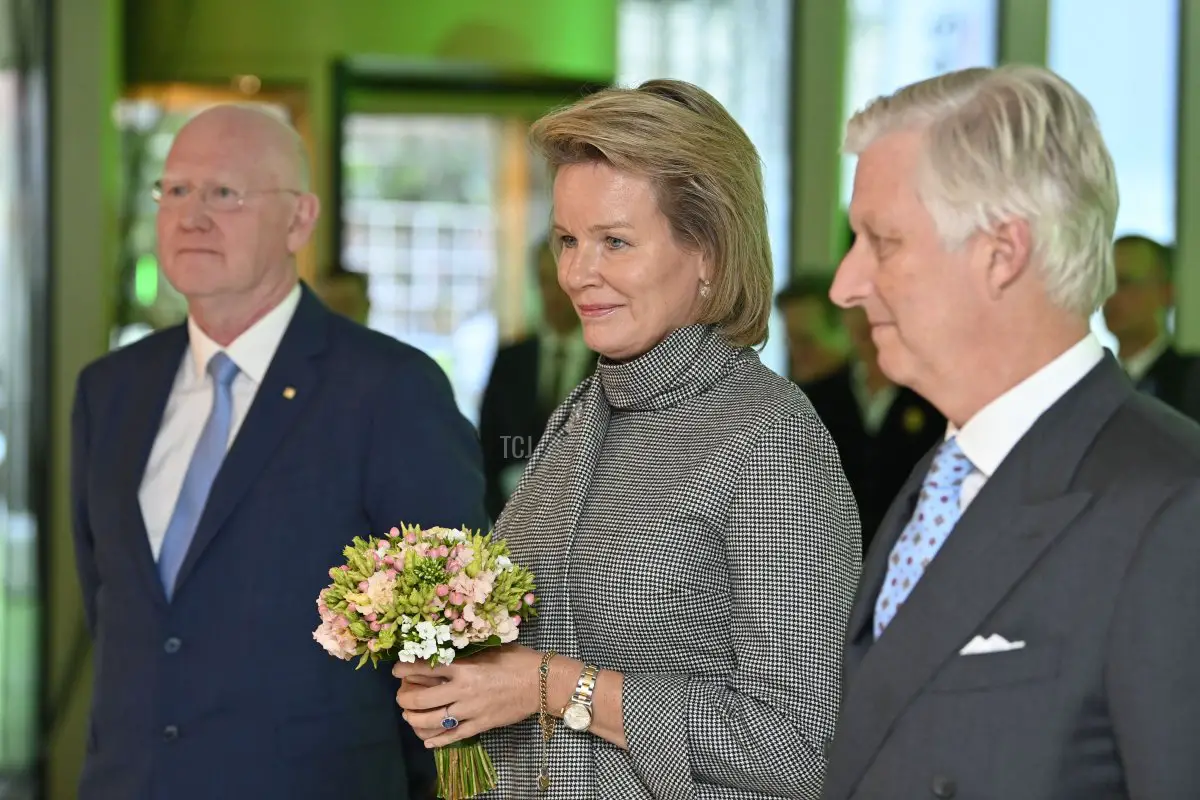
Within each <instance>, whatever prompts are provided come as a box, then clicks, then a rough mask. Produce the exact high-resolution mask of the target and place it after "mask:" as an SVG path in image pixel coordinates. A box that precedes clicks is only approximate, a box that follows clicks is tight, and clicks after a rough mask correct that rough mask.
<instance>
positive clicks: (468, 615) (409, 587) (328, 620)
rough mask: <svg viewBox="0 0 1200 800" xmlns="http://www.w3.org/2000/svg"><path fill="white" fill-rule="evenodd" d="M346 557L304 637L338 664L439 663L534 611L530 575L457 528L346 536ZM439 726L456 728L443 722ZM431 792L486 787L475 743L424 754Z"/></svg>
mask: <svg viewBox="0 0 1200 800" xmlns="http://www.w3.org/2000/svg"><path fill="white" fill-rule="evenodd" d="M343 552H344V554H345V557H346V563H345V564H342V565H340V566H337V567H334V568H332V569H330V570H329V577H330V578H332V579H333V583H331V584H329V585H328V586H326V587H325V588H324V589H322V590H321V593H320V595H318V597H317V611H318V612H319V613H320V615H321V624H320V625H319V626H318V627H317V629H316V630H315V631H314V632H313V638H314V639H315V640H316V641H317V642H318V643H319V644H320V645H321V646H322V647H324V648H325V649H326V650H327V651H328V652H329V654H330V655H332V656H335V657H337V658H340V659H343V660H347V661H349V660H351V659H353V658H354V657H355V656H357V657H358V659H359V660H358V667H356V669H358V668H360V667H362V666H363V665H364V664H366V663H367V661H370V662H371V665H372V666H373V667H377V666H378V664H379V662H380V661H384V662H391V661H396V660H399V661H405V662H408V663H413V662H416V661H418V660H419V661H423V662H426V663H428V664H429V665H430V666H436V665H438V664H449V663H451V662H452V661H454V659H455V658H456V657H460V656H469V655H471V654H472V653H476V652H479V651H480V650H482V649H483V648H485V647H495V646H497V645H501V644H505V643H507V642H511V641H513V640H515V639H516V638H517V633H518V631H519V628H520V626H521V623H522V622H523V621H524V620H526V619H529V618H530V617H532V616H534V614H535V613H536V612H535V609H534V604H535V603H536V600H537V598H536V597H535V596H534V594H533V591H534V584H533V575H532V574H531V573H530V572H529V571H528V570H526V569H523V568H521V567H518V566H516V565H515V564H513V562H512V560H511V559H509V557H508V546H507V544H505V543H504V542H503V541H496V540H493V539H492V536H491V534H488V535H480V534H479V533H472V532H471V531H470V530H468V529H466V528H463V529H461V530H459V529H455V528H427V529H424V530H422V529H421V528H420V527H418V526H407V525H402V526H401V527H399V528H392V529H391V530H390V531H388V533H387V536H385V537H382V538H375V537H373V536H372V537H369V538H368V539H366V540H365V541H364V540H363V539H362V538H361V537H357V536H356V537H355V538H354V542H353V544H351V545H349V546H348V547H346V549H345V550H344V551H343ZM443 724H445V725H446V727H447V728H453V727H455V725H456V724H457V723H456V722H455V721H454V720H452V719H447V720H446V721H445V723H443ZM434 758H435V761H436V763H437V771H438V796H439V797H442V798H445V799H446V800H460V798H469V797H475V796H477V795H479V794H482V793H483V792H485V791H488V790H490V789H494V788H495V787H496V770H495V767H493V766H492V761H491V759H490V758H488V755H487V752H486V751H485V750H484V749H483V745H482V744H481V743H480V742H479V740H478V739H474V738H472V739H467V740H463V741H459V742H455V743H453V744H450V745H447V746H445V747H440V748H438V749H437V750H435V751H434Z"/></svg>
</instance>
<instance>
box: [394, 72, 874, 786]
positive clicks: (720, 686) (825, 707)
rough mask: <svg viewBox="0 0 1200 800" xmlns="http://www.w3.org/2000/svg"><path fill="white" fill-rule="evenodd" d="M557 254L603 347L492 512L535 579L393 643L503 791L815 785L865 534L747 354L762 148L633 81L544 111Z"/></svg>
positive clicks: (703, 97) (762, 259) (761, 245)
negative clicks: (428, 639) (407, 651)
mask: <svg viewBox="0 0 1200 800" xmlns="http://www.w3.org/2000/svg"><path fill="white" fill-rule="evenodd" d="M533 141H534V143H535V145H536V146H537V147H538V149H539V150H540V151H541V152H542V153H543V154H544V155H545V156H546V157H547V159H548V160H549V162H550V164H551V166H552V168H553V169H554V173H555V181H554V234H553V237H554V242H555V247H556V250H557V253H558V277H559V283H560V284H561V286H562V288H563V290H564V291H565V292H566V293H567V294H568V295H569V296H570V298H571V300H572V302H573V303H574V305H575V308H576V311H577V312H578V314H579V316H580V319H581V320H582V323H583V332H584V336H585V338H586V340H587V343H588V346H589V347H591V349H593V350H595V351H597V352H598V353H599V354H600V355H601V359H600V361H599V364H598V367H597V370H596V373H595V374H594V375H593V376H592V377H591V378H589V379H587V380H585V381H584V382H583V383H582V384H580V385H579V386H578V387H577V388H576V389H575V390H574V392H572V393H571V395H570V396H569V397H568V398H567V400H566V401H564V403H563V404H562V406H561V407H560V408H559V409H558V410H557V411H556V412H555V414H554V415H553V416H552V418H551V420H550V422H549V424H548V426H547V429H546V434H545V436H544V437H543V438H542V440H541V442H540V444H539V445H538V448H537V450H536V451H535V453H534V455H533V458H532V460H531V461H530V463H529V466H528V467H527V469H526V471H525V474H524V476H523V477H522V479H521V482H520V484H519V485H518V487H517V490H516V492H515V494H514V495H513V497H512V500H511V501H510V503H509V504H508V506H507V507H506V509H505V511H504V513H503V515H502V516H501V517H500V520H499V523H498V525H497V528H496V532H497V535H498V536H500V537H503V538H504V539H506V540H507V542H508V545H509V547H510V549H511V553H512V558H513V560H514V561H515V562H517V563H519V564H521V565H522V566H526V567H528V568H529V569H531V570H532V571H533V573H534V575H535V576H536V578H537V583H538V597H539V616H538V618H537V619H535V620H534V621H533V622H532V623H531V624H530V625H529V626H528V627H527V628H523V629H522V633H521V638H520V640H519V642H517V643H513V644H509V645H505V646H503V647H498V648H492V649H491V650H488V651H485V652H483V653H481V654H479V655H476V656H473V657H470V658H465V659H460V660H458V661H455V662H454V663H453V664H451V665H449V666H442V667H437V668H435V669H432V670H431V669H430V668H429V667H426V666H414V665H412V664H399V665H397V667H396V669H395V674H396V675H397V676H399V677H401V678H403V686H402V688H401V689H400V691H399V692H398V694H397V702H398V703H399V704H400V705H401V707H402V708H403V709H404V710H405V717H406V719H407V720H408V721H409V723H410V724H411V725H412V726H413V728H414V729H415V730H416V732H417V734H418V735H420V736H421V738H423V739H424V740H425V741H426V744H427V745H428V746H430V747H440V746H444V745H445V744H448V743H450V742H454V741H458V740H461V739H464V738H466V737H471V736H477V735H479V734H483V736H482V739H483V743H484V745H485V746H486V748H487V751H488V753H489V754H490V755H491V758H492V760H493V761H494V763H495V766H496V770H497V774H498V778H499V786H498V789H497V790H496V791H495V792H494V793H493V794H494V795H495V796H496V797H503V798H507V799H508V800H512V799H513V798H540V797H545V798H555V799H559V798H561V800H585V799H586V798H604V800H617V799H618V798H692V797H704V798H748V797H792V798H815V797H817V796H818V794H819V792H820V787H821V781H822V775H823V773H824V767H825V758H824V753H823V751H824V748H825V745H826V742H827V741H828V740H829V739H830V737H832V735H833V731H834V722H835V716H836V713H837V710H838V702H839V672H840V653H841V644H842V636H843V631H844V629H845V626H846V621H847V616H848V614H849V611H850V604H851V601H852V599H853V595H854V589H855V584H856V582H857V580H858V572H859V561H860V554H861V548H860V543H859V524H858V518H857V514H856V511H855V506H854V500H853V497H852V495H851V493H850V489H849V487H848V485H847V483H846V480H845V478H844V476H843V474H842V471H841V467H840V464H839V462H838V457H837V452H836V450H835V449H834V445H833V442H832V441H831V440H830V438H829V436H828V434H827V433H826V431H825V429H824V427H823V426H822V424H821V421H820V420H819V419H818V418H817V415H816V414H815V413H814V412H813V409H812V407H811V406H810V405H809V403H808V400H807V399H806V398H805V397H804V395H803V394H802V393H801V392H800V390H799V389H797V388H796V387H795V386H794V385H793V384H792V383H790V382H788V381H786V380H784V379H782V378H780V377H779V376H777V375H776V374H775V373H773V372H772V371H770V370H769V369H767V368H766V367H764V366H763V365H762V363H761V362H760V361H759V358H758V355H757V353H756V351H755V350H754V349H753V348H754V346H756V345H759V344H761V343H762V342H763V341H765V339H766V335H767V320H768V317H769V315H770V311H771V303H772V283H773V281H772V267H771V254H770V248H769V243H768V237H767V222H766V209H765V204H764V199H763V189H762V177H761V172H760V168H759V159H758V154H757V153H756V152H755V149H754V146H753V145H752V144H751V142H750V140H749V139H748V138H747V136H746V134H745V133H744V132H743V131H742V129H741V128H740V127H739V126H738V125H737V123H736V122H734V120H733V119H732V118H731V117H730V116H729V114H728V113H727V112H726V111H725V109H724V108H722V107H721V105H720V104H718V103H717V102H716V101H715V100H714V99H713V98H712V97H711V96H709V95H708V94H707V93H705V92H704V91H703V90H701V89H699V88H697V87H695V86H692V85H690V84H686V83H682V82H677V81H665V80H664V81H651V82H648V83H645V84H643V85H642V86H640V87H638V88H637V89H631V90H618V89H614V90H607V91H603V92H600V93H598V94H595V95H592V96H590V97H588V98H586V99H584V100H581V101H580V102H578V103H576V104H575V105H573V106H571V107H569V108H566V109H563V110H560V111H557V112H555V113H552V114H550V115H548V116H546V117H544V118H543V119H541V120H539V121H538V122H537V123H536V124H535V125H534V127H533Z"/></svg>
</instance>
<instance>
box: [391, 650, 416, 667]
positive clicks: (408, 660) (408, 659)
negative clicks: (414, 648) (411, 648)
mask: <svg viewBox="0 0 1200 800" xmlns="http://www.w3.org/2000/svg"><path fill="white" fill-rule="evenodd" d="M396 658H397V659H398V660H400V661H403V662H404V663H405V664H412V663H413V662H414V661H416V660H417V657H416V656H415V655H413V654H412V653H409V652H408V651H402V652H400V653H399V654H397V655H396Z"/></svg>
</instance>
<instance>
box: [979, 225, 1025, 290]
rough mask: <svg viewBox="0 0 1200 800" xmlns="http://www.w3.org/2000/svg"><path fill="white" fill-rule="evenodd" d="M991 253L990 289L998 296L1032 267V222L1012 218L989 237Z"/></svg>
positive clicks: (994, 230)
mask: <svg viewBox="0 0 1200 800" xmlns="http://www.w3.org/2000/svg"><path fill="white" fill-rule="evenodd" d="M986 241H987V245H988V247H989V249H990V250H991V253H990V257H989V262H988V267H987V269H988V288H989V289H990V290H991V292H992V293H993V294H999V293H1000V292H1002V291H1004V290H1005V289H1007V288H1008V287H1009V286H1011V285H1012V284H1013V282H1015V281H1016V280H1017V279H1018V278H1020V277H1021V275H1022V274H1023V273H1024V272H1025V270H1026V269H1027V268H1028V267H1029V262H1030V260H1031V259H1032V258H1033V236H1032V234H1031V232H1030V230H1029V222H1028V221H1026V220H1023V219H1010V220H1006V221H1004V222H1001V223H1000V224H998V225H996V226H995V227H993V228H992V229H991V230H990V231H989V232H988V233H987V234H986Z"/></svg>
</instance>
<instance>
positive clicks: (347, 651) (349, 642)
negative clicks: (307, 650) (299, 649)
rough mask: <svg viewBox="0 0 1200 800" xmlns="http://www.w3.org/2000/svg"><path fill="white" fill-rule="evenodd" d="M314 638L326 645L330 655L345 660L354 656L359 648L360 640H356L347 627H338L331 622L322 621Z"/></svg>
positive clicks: (314, 633)
mask: <svg viewBox="0 0 1200 800" xmlns="http://www.w3.org/2000/svg"><path fill="white" fill-rule="evenodd" d="M313 639H314V640H316V642H317V644H319V645H321V647H324V648H325V652H327V653H329V655H331V656H333V657H334V658H340V659H342V660H343V661H348V660H349V659H350V658H352V657H353V656H354V655H355V652H356V651H357V649H358V642H356V641H355V640H354V636H353V635H352V634H351V633H350V632H349V631H347V630H346V629H345V628H341V629H339V628H336V627H335V626H334V624H333V623H331V622H322V623H321V625H320V627H318V628H317V629H316V630H315V631H313Z"/></svg>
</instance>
